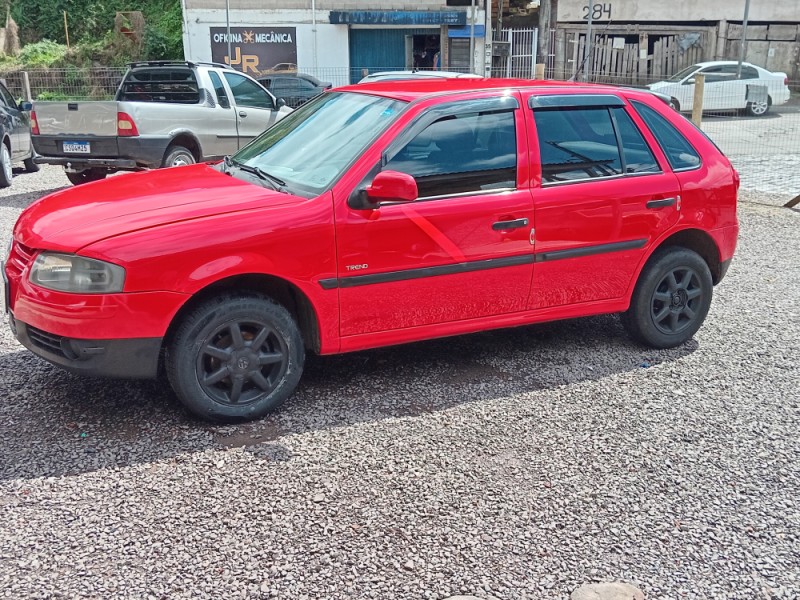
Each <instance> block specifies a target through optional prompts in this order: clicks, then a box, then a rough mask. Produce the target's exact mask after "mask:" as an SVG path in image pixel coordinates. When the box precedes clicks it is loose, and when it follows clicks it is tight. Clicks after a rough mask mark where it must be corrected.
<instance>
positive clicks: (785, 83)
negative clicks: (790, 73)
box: [783, 77, 789, 86]
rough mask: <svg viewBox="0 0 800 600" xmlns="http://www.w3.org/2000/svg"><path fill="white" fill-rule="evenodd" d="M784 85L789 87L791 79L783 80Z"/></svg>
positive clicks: (785, 78)
mask: <svg viewBox="0 0 800 600" xmlns="http://www.w3.org/2000/svg"><path fill="white" fill-rule="evenodd" d="M783 85H785V86H788V85H789V78H788V77H784V78H783Z"/></svg>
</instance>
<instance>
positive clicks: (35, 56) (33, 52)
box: [19, 40, 67, 67]
mask: <svg viewBox="0 0 800 600" xmlns="http://www.w3.org/2000/svg"><path fill="white" fill-rule="evenodd" d="M66 54H67V47H66V46H64V45H62V44H57V43H56V42H54V41H52V40H42V41H41V42H36V43H34V44H28V45H26V46H23V48H22V50H20V53H19V62H21V63H22V64H24V65H26V66H31V67H49V66H52V65H54V64H56V63H58V62H59V61H61V60H62V59H63V58H64V56H65V55H66Z"/></svg>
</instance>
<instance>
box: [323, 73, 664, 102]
mask: <svg viewBox="0 0 800 600" xmlns="http://www.w3.org/2000/svg"><path fill="white" fill-rule="evenodd" d="M499 89H514V90H531V89H532V90H542V91H547V92H548V93H551V92H555V93H564V94H577V93H584V94H603V93H606V94H608V93H611V94H614V93H619V92H620V90H621V89H622V88H620V87H617V86H613V85H604V84H597V83H578V82H570V81H551V80H533V79H495V78H492V79H469V78H459V79H439V78H427V79H398V80H394V81H375V82H365V83H358V84H353V85H348V86H344V87H340V88H337V89H336V90H335V91H337V92H356V93H360V94H369V95H372V96H383V97H385V98H392V99H394V100H402V101H405V102H413V101H414V100H418V99H420V98H425V97H430V96H446V95H455V94H461V93H465V92H478V91H490V90H499ZM625 92H626V93H628V92H632V93H636V92H641V93H642V94H643V95H650V96H652V94H651V93H650V92H649V91H648V90H636V89H634V88H625Z"/></svg>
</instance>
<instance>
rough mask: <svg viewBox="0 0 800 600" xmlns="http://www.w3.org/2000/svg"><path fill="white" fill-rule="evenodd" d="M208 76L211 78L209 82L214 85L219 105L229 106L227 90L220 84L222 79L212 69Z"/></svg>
mask: <svg viewBox="0 0 800 600" xmlns="http://www.w3.org/2000/svg"><path fill="white" fill-rule="evenodd" d="M208 76H209V77H210V78H211V84H212V85H213V86H214V93H215V94H216V95H217V102H218V103H219V105H220V106H221V107H222V108H230V107H231V101H230V100H228V92H226V91H225V86H224V85H222V79H220V78H219V75H217V74H216V73H214V71H210V72H209V74H208Z"/></svg>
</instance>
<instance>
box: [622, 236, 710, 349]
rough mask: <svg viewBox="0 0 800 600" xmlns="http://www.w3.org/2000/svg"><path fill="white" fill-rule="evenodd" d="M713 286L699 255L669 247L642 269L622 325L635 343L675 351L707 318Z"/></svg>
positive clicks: (706, 266)
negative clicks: (673, 349)
mask: <svg viewBox="0 0 800 600" xmlns="http://www.w3.org/2000/svg"><path fill="white" fill-rule="evenodd" d="M713 291H714V284H713V282H712V279H711V271H710V270H709V268H708V265H707V264H706V262H705V261H704V260H703V259H702V258H701V257H700V255H699V254H697V253H696V252H693V251H692V250H688V249H686V248H681V247H679V246H670V247H667V248H663V249H661V250H658V251H656V253H655V254H653V256H652V257H651V258H650V260H649V261H648V262H647V264H646V265H645V267H644V269H643V270H642V273H641V275H640V276H639V280H638V281H637V282H636V288H635V289H634V291H633V296H632V298H631V305H630V308H629V309H628V310H627V312H625V313H623V314H622V324H623V325H624V326H625V329H626V330H627V331H628V334H629V335H630V336H631V337H632V338H633V339H635V340H636V341H638V342H641V343H642V344H644V345H646V346H650V347H652V348H674V347H675V346H680V345H681V344H683V343H684V342H686V341H687V340H689V339H690V338H691V337H692V336H693V335H694V334H695V333H697V330H698V329H700V326H701V325H702V324H703V321H704V320H705V318H706V315H707V314H708V309H709V307H710V306H711V297H712V295H713Z"/></svg>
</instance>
